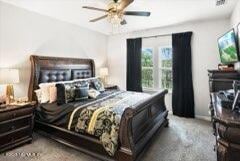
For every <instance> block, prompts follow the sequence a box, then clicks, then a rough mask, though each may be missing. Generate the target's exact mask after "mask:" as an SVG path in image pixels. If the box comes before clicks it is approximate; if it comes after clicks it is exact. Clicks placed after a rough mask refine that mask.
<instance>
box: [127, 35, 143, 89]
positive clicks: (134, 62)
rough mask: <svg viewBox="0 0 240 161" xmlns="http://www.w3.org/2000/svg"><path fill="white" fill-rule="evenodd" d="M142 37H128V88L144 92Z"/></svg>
mask: <svg viewBox="0 0 240 161" xmlns="http://www.w3.org/2000/svg"><path fill="white" fill-rule="evenodd" d="M141 53H142V38H137V39H127V90H128V91H137V92H142V66H141Z"/></svg>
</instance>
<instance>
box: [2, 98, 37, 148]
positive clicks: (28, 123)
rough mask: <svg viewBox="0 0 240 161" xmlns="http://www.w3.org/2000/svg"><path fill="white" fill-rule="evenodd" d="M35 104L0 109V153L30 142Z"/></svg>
mask: <svg viewBox="0 0 240 161" xmlns="http://www.w3.org/2000/svg"><path fill="white" fill-rule="evenodd" d="M34 109H35V102H32V103H28V104H25V105H9V106H6V107H5V108H0V153H1V152H4V151H6V150H9V149H12V148H14V147H17V146H20V145H23V144H24V143H30V142H31V141H32V133H33V123H34Z"/></svg>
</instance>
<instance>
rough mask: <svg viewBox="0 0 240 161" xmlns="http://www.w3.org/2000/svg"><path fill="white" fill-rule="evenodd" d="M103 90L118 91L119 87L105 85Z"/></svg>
mask: <svg viewBox="0 0 240 161" xmlns="http://www.w3.org/2000/svg"><path fill="white" fill-rule="evenodd" d="M104 88H105V89H119V87H118V86H117V85H113V84H106V85H105V86H104Z"/></svg>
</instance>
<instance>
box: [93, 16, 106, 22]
mask: <svg viewBox="0 0 240 161" xmlns="http://www.w3.org/2000/svg"><path fill="white" fill-rule="evenodd" d="M107 16H108V15H104V16H101V17H98V18H95V19H92V20H90V21H89V22H96V21H99V20H101V19H104V18H106V17H107Z"/></svg>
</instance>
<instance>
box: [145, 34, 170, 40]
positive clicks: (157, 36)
mask: <svg viewBox="0 0 240 161" xmlns="http://www.w3.org/2000/svg"><path fill="white" fill-rule="evenodd" d="M164 36H172V34H162V35H155V36H146V37H142V38H143V39H148V38H156V37H164Z"/></svg>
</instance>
